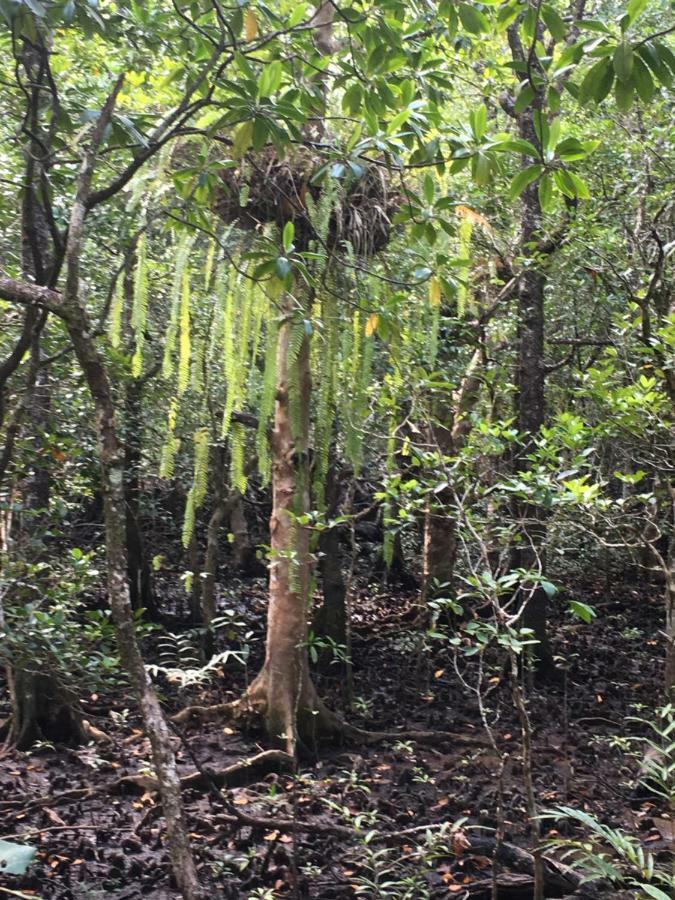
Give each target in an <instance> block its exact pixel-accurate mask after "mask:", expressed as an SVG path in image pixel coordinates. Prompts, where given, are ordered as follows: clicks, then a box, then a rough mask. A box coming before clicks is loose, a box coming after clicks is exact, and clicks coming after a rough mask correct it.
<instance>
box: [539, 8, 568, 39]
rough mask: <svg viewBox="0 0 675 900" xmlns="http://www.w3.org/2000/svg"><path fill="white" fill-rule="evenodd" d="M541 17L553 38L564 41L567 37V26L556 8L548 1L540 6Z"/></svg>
mask: <svg viewBox="0 0 675 900" xmlns="http://www.w3.org/2000/svg"><path fill="white" fill-rule="evenodd" d="M541 17H542V19H543V20H544V24H545V25H546V27H547V28H548V30H549V31H550V32H551V36H552V37H553V39H554V40H556V41H564V40H565V38H566V37H567V26H566V25H565V23H564V22H563V20H562V18H561V17H560V15H559V14H558V13H557V12H556V10H555V9H553V7H552V6H549V5H548V3H544V5H543V6H542V8H541Z"/></svg>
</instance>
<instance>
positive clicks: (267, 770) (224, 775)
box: [108, 750, 294, 791]
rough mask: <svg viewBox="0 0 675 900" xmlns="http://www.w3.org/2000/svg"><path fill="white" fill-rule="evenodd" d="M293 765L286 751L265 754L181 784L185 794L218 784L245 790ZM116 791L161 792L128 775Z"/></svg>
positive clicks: (140, 777) (152, 780) (150, 782)
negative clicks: (244, 786)
mask: <svg viewBox="0 0 675 900" xmlns="http://www.w3.org/2000/svg"><path fill="white" fill-rule="evenodd" d="M293 765H294V762H293V757H292V756H289V755H288V753H284V751H283V750H264V751H263V752H262V753H257V754H256V755H255V756H251V757H250V758H249V759H243V760H240V761H239V762H236V763H234V764H233V765H231V766H228V767H227V768H226V769H220V770H216V771H213V770H211V769H208V770H204V771H203V772H193V773H192V775H185V776H183V778H181V780H180V786H181V788H182V789H183V790H186V789H188V788H206V787H208V786H209V783H211V784H215V785H216V787H219V788H224V787H227V788H232V787H242V786H243V785H246V784H254V783H255V782H257V781H262V779H263V778H264V777H265V776H266V775H270V774H271V773H273V772H274V773H277V774H283V773H287V772H292V771H293ZM115 787H116V788H117V790H124V789H125V788H135V789H137V790H140V791H156V790H158V789H159V785H158V783H157V780H156V779H155V778H151V777H148V776H147V775H126V776H124V777H123V778H120V779H119V781H117V782H115V784H113V785H109V786H108V790H112V789H113V788H115Z"/></svg>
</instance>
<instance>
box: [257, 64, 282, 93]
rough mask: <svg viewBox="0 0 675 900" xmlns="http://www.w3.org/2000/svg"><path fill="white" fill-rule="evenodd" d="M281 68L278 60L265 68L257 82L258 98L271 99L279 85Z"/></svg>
mask: <svg viewBox="0 0 675 900" xmlns="http://www.w3.org/2000/svg"><path fill="white" fill-rule="evenodd" d="M281 76H282V68H281V63H280V62H279V60H278V59H275V60H273V61H272V62H271V63H269V64H268V65H266V66H265V68H264V69H263V73H262V75H261V76H260V81H259V82H258V96H259V97H261V98H262V97H271V96H272V94H273V93H274V92H275V91H276V90H278V89H279V86H280V85H281Z"/></svg>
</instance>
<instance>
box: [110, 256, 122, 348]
mask: <svg viewBox="0 0 675 900" xmlns="http://www.w3.org/2000/svg"><path fill="white" fill-rule="evenodd" d="M123 312H124V273H123V272H120V273H119V274H118V276H117V280H116V281H115V290H114V292H113V298H112V303H111V305H110V322H109V323H108V338H109V340H110V343H111V345H112V346H113V347H115V349H117V347H119V345H120V341H121V339H122V313H123Z"/></svg>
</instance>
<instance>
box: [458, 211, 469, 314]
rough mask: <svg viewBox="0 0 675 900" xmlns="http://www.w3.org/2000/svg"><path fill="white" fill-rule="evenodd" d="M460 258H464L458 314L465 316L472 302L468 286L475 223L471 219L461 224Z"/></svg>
mask: <svg viewBox="0 0 675 900" xmlns="http://www.w3.org/2000/svg"><path fill="white" fill-rule="evenodd" d="M458 233H459V248H458V252H459V258H460V259H461V260H463V264H462V266H461V268H460V270H459V285H458V287H457V315H458V316H463V315H464V313H465V311H466V307H467V304H470V302H471V296H470V293H469V288H468V281H469V273H470V269H469V261H470V260H471V235H472V234H473V225H472V223H471V221H470V220H469V219H464V220H463V221H462V223H461V225H460V226H459V232H458Z"/></svg>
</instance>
